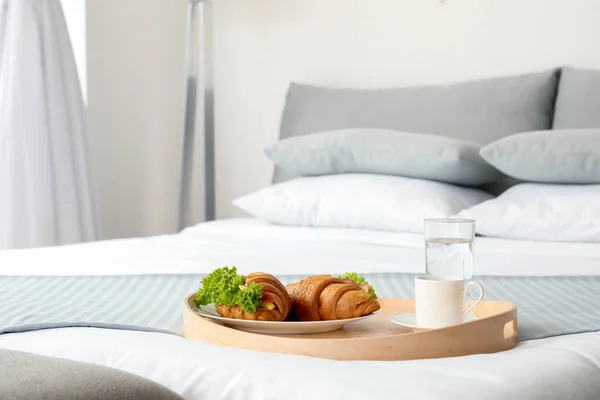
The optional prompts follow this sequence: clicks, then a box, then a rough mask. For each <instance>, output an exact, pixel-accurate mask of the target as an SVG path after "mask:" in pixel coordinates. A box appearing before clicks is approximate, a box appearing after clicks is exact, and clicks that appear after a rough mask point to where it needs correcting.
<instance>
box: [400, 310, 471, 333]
mask: <svg viewBox="0 0 600 400" xmlns="http://www.w3.org/2000/svg"><path fill="white" fill-rule="evenodd" d="M472 321H477V318H475V317H472V316H470V315H467V317H466V318H465V320H464V321H463V323H464V322H472ZM390 322H391V323H393V324H396V325H400V326H403V327H405V328H410V329H412V330H413V331H422V330H429V329H432V328H425V327H422V326H419V325H417V315H416V314H415V313H410V314H396V315H392V316H391V317H390Z"/></svg>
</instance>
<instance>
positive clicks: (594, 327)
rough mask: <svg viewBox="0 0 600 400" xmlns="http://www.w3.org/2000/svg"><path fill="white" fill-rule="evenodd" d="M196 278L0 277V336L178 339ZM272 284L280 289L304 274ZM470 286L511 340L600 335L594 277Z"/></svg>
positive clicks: (399, 285)
mask: <svg viewBox="0 0 600 400" xmlns="http://www.w3.org/2000/svg"><path fill="white" fill-rule="evenodd" d="M364 275H365V277H366V278H367V280H368V281H369V282H370V283H371V284H372V285H373V286H374V287H375V288H376V290H377V293H378V295H379V296H380V297H404V298H410V297H414V284H413V279H414V275H413V274H406V273H370V274H369V273H367V274H364ZM203 276H204V275H201V274H198V275H137V276H131V275H129V276H71V277H64V276H63V277H60V276H4V277H0V334H2V333H10V332H24V331H29V330H37V329H47V328H57V327H78V326H79V327H80V326H90V327H103V328H112V329H131V330H144V331H155V332H165V333H171V334H176V335H180V334H181V331H182V315H183V299H184V297H185V296H186V295H188V294H190V293H193V292H195V291H196V290H197V289H198V287H199V281H200V279H201V278H202V277H203ZM279 278H280V279H281V281H282V282H283V283H284V284H287V283H291V282H295V281H299V280H301V279H303V278H304V276H303V275H285V276H279ZM476 280H477V281H478V282H480V283H481V284H483V286H484V287H485V291H486V296H485V299H486V300H506V301H510V302H513V303H515V304H517V306H518V313H519V340H529V339H540V338H545V337H550V336H557V335H565V334H573V333H580V332H590V331H599V330H600V306H599V304H600V276H593V277H586V276H577V277H500V276H496V277H494V276H485V277H476Z"/></svg>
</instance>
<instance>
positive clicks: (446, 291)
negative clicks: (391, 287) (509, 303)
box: [415, 275, 483, 329]
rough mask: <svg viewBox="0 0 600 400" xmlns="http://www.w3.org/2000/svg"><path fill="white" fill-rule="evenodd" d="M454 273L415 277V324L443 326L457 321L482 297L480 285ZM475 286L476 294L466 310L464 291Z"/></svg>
mask: <svg viewBox="0 0 600 400" xmlns="http://www.w3.org/2000/svg"><path fill="white" fill-rule="evenodd" d="M464 282H465V280H464V279H463V278H461V277H455V276H435V275H424V276H418V277H416V278H415V309H416V314H417V325H418V326H420V327H423V328H431V329H435V328H443V327H446V326H452V325H458V324H460V323H461V322H463V320H464V319H465V317H466V316H467V315H469V313H470V312H471V311H473V309H474V308H475V306H477V304H479V302H480V301H481V300H482V299H483V286H481V285H480V284H479V283H477V282H470V283H469V284H468V285H467V287H466V288H465V289H464V290H463V288H464ZM475 286H477V287H478V288H479V291H480V294H479V297H478V298H477V300H475V301H474V302H473V303H472V304H471V305H470V306H469V307H468V308H467V309H466V310H465V309H464V298H465V295H466V294H467V293H468V292H469V291H470V290H471V289H472V288H473V287H475Z"/></svg>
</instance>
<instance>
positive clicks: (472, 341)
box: [183, 294, 517, 361]
mask: <svg viewBox="0 0 600 400" xmlns="http://www.w3.org/2000/svg"><path fill="white" fill-rule="evenodd" d="M194 296H195V295H194V294H192V295H190V296H188V297H187V298H186V299H185V302H184V314H183V335H184V337H185V338H187V339H190V340H195V341H198V342H204V343H208V344H214V345H220V346H228V347H237V348H241V349H248V350H256V351H264V352H270V353H286V354H298V355H304V356H310V357H319V358H329V359H334V360H381V361H383V360H388V361H390V360H414V359H423V358H441V357H457V356H466V355H470V354H482V353H496V352H499V351H505V350H510V349H512V348H513V347H515V346H516V345H517V307H516V306H515V305H514V304H512V303H509V302H505V301H482V302H481V303H479V305H478V306H477V307H476V308H475V309H474V310H473V312H472V313H471V315H472V316H475V317H477V318H478V319H477V320H476V321H472V322H466V323H463V324H460V325H455V326H451V327H448V328H442V329H433V330H425V331H415V332H413V331H412V330H410V329H408V328H404V327H401V326H398V325H395V324H392V323H391V322H390V321H389V317H391V316H392V315H395V314H400V313H411V312H414V310H415V306H414V300H413V299H379V302H380V303H381V309H380V310H379V311H377V314H376V315H374V316H373V317H371V318H367V319H365V320H364V321H359V322H355V323H352V324H348V325H346V326H345V327H344V328H342V329H339V330H337V331H333V332H327V333H316V334H306V335H262V334H257V333H249V332H244V331H240V330H237V329H232V328H228V327H226V326H224V325H221V324H220V323H218V322H215V321H213V320H210V319H207V318H204V317H201V316H200V315H198V314H197V313H196V312H195V311H194V310H193V304H194V303H193V299H194Z"/></svg>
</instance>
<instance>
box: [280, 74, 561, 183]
mask: <svg viewBox="0 0 600 400" xmlns="http://www.w3.org/2000/svg"><path fill="white" fill-rule="evenodd" d="M558 77H559V70H558V69H552V70H546V71H542V72H535V73H529V74H524V75H517V76H509V77H500V78H490V79H483V80H474V81H468V82H460V83H454V84H450V85H443V86H420V87H417V86H415V87H404V88H390V89H339V88H327V87H315V86H310V85H302V84H297V83H292V84H291V85H290V88H289V90H288V93H287V97H286V101H285V106H284V111H283V116H282V121H281V128H280V138H281V139H285V138H290V137H293V136H299V135H306V134H309V133H316V132H321V131H325V130H333V129H344V128H359V127H373V128H387V129H397V130H403V131H407V132H418V133H432V134H440V135H444V136H449V137H454V138H457V139H463V140H470V141H473V142H476V143H479V144H487V143H490V142H492V141H494V140H497V139H499V138H502V137H505V136H507V135H510V134H513V133H518V132H524V131H532V130H542V129H550V128H551V126H552V118H553V108H554V101H555V97H556V90H557V85H558ZM293 177H295V176H294V175H293V174H291V173H289V172H287V171H285V170H282V169H281V168H275V172H274V175H273V182H274V183H277V182H281V181H284V180H287V179H291V178H293ZM506 184H508V185H510V182H508V183H506ZM503 186H505V185H503ZM494 191H495V190H494Z"/></svg>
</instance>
